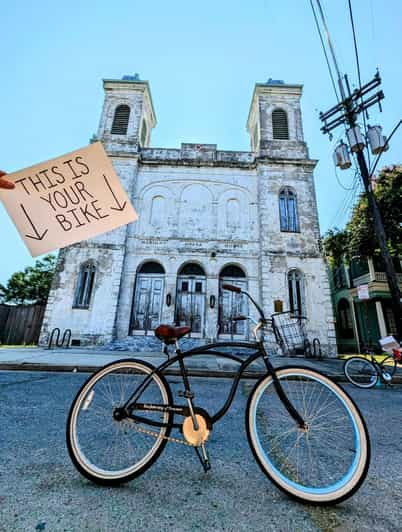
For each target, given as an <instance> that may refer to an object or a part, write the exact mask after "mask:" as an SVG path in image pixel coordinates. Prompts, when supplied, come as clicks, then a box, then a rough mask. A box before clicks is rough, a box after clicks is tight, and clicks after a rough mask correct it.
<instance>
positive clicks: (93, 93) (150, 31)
mask: <svg viewBox="0 0 402 532" xmlns="http://www.w3.org/2000/svg"><path fill="white" fill-rule="evenodd" d="M321 1H322V5H323V6H324V8H325V10H326V14H327V19H328V22H329V26H330V30H331V34H332V36H333V40H334V43H335V47H336V51H337V55H338V58H339V62H340V65H341V68H342V70H343V71H345V72H348V73H349V75H350V80H351V82H352V85H355V84H356V83H357V75H356V67H355V61H354V53H353V48H352V44H353V43H352V32H351V28H350V22H349V18H348V9H347V0H336V1H334V0H321ZM352 5H353V8H354V16H355V24H356V29H357V37H358V45H359V51H360V61H361V72H362V79H363V82H364V81H368V80H369V79H371V77H372V75H373V74H374V73H375V69H376V67H377V66H378V67H379V68H380V73H381V75H382V78H383V85H382V88H383V90H384V92H385V96H386V99H385V100H384V102H383V113H382V114H380V113H378V111H377V109H374V108H373V110H372V111H371V112H370V123H372V124H375V123H380V124H382V125H383V127H384V132H385V133H387V132H389V131H390V130H391V129H392V128H393V126H394V124H395V123H396V122H397V120H398V119H399V118H402V98H401V86H402V69H401V57H402V32H401V31H400V28H401V27H402V1H401V0H386V1H384V0H353V2H352ZM0 59H1V61H0V64H1V73H2V80H1V84H0V102H1V115H0V116H1V127H0V168H2V169H4V170H6V171H10V172H11V171H15V170H19V169H21V168H24V167H26V166H30V165H32V164H35V163H38V162H40V161H43V160H46V159H48V158H50V157H56V156H58V155H61V154H63V153H66V152H69V151H71V150H74V149H76V148H79V147H82V146H85V145H86V144H88V141H89V138H90V137H91V136H92V134H93V133H94V132H95V131H96V129H97V126H98V121H99V117H100V112H101V106H102V102H103V90H102V83H101V80H102V78H116V79H119V78H121V76H122V75H124V74H132V73H134V72H139V74H140V76H141V79H147V80H149V82H150V85H151V91H152V96H153V100H154V105H155V109H156V114H157V119H158V124H157V126H156V128H155V130H154V131H153V135H152V141H151V145H152V146H160V147H178V146H179V145H180V143H181V142H199V143H202V142H206V143H216V144H218V149H238V150H248V149H249V139H248V135H247V132H246V129H245V123H246V119H247V113H248V110H249V105H250V100H251V95H252V91H253V87H254V83H255V82H264V81H266V80H267V79H268V78H269V77H272V78H274V79H283V80H285V82H287V83H302V84H304V96H303V99H302V110H303V118H304V133H305V138H306V141H307V142H308V145H309V149H310V156H311V157H312V158H317V159H319V163H318V166H317V169H316V171H315V180H316V189H317V197H318V207H319V216H320V225H321V231H322V232H324V231H325V230H327V229H328V228H329V227H332V226H334V225H338V226H342V225H343V224H344V223H345V222H346V220H347V214H348V212H349V211H350V207H351V205H352V200H353V197H354V196H355V195H356V193H357V191H356V190H355V191H347V190H344V189H343V188H342V187H341V185H340V184H339V183H338V181H337V179H336V176H335V172H334V167H333V163H332V151H333V146H334V144H335V141H336V139H337V138H338V136H339V135H340V134H341V131H339V133H338V134H337V135H335V138H334V140H333V141H332V142H330V141H329V140H328V138H327V137H324V136H323V135H322V134H321V132H320V122H319V119H318V112H319V111H322V110H326V109H327V108H329V107H330V106H332V105H333V104H334V103H335V99H334V94H333V89H332V86H331V83H330V78H329V74H328V71H327V68H326V64H325V60H324V56H323V52H322V49H321V46H320V42H319V38H318V34H317V31H316V28H315V25H314V20H313V16H312V12H311V8H310V4H309V0H281V1H280V2H279V1H274V0H265V1H264V0H252V1H250V2H244V1H238V0H219V1H218V0H214V1H212V0H204V1H203V2H201V3H199V4H194V3H190V2H185V1H181V0H171V1H170V2H165V1H161V0H153V1H151V0H150V1H148V2H143V1H142V2H137V1H136V0H120V1H119V2H116V3H111V2H109V1H104V0H97V1H87V2H82V1H77V0H69V1H68V2H67V1H66V0H60V1H58V2H53V1H50V0H49V1H47V2H46V1H41V0H37V1H36V2H31V1H28V0H25V1H23V0H17V1H15V2H7V4H6V5H3V6H2V31H1V46H0ZM401 142H402V131H401V132H399V133H397V134H396V135H395V137H394V140H393V142H392V146H391V148H390V150H389V151H388V152H387V153H386V154H385V155H384V158H383V163H384V164H390V163H393V162H401V161H402V156H401ZM338 178H339V180H340V182H341V184H342V185H343V186H344V187H346V188H348V187H350V186H351V184H352V181H353V172H349V171H347V172H338ZM0 224H1V228H2V229H1V235H2V236H1V241H2V249H3V253H2V254H1V259H0V282H1V283H4V282H6V280H7V279H8V277H9V276H10V275H11V273H13V272H14V271H16V270H19V269H22V268H23V267H25V266H26V265H28V264H31V263H32V262H33V261H32V259H31V257H30V255H29V254H28V251H27V250H26V248H25V245H24V244H23V243H22V241H21V239H20V237H19V235H18V234H17V232H16V230H15V228H14V226H13V224H12V222H11V221H10V220H9V219H8V216H7V215H6V213H5V211H4V209H3V207H2V206H1V205H0Z"/></svg>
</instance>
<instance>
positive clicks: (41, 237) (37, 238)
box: [20, 203, 48, 240]
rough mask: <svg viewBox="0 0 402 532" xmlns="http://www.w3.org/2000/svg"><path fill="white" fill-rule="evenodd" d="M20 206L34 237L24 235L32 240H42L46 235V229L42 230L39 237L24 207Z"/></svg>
mask: <svg viewBox="0 0 402 532" xmlns="http://www.w3.org/2000/svg"><path fill="white" fill-rule="evenodd" d="M20 206H21V209H22V210H23V212H24V214H25V216H26V217H27V218H28V221H29V223H30V224H31V227H32V229H33V230H34V232H35V236H32V235H25V236H26V237H27V238H33V239H34V240H43V237H44V236H45V235H46V233H47V231H48V230H47V229H45V230H44V232H43V233H42V234H41V235H40V234H39V232H38V230H37V229H36V227H35V226H34V224H33V221H32V220H31V218H30V217H29V214H28V213H27V211H26V210H25V207H24V206H23V204H22V203H20Z"/></svg>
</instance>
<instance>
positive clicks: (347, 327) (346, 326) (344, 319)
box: [338, 299, 353, 338]
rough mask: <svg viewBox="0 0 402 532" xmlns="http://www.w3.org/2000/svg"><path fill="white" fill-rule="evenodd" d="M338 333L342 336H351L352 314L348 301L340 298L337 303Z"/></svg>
mask: <svg viewBox="0 0 402 532" xmlns="http://www.w3.org/2000/svg"><path fill="white" fill-rule="evenodd" d="M338 320H339V321H338V326H339V333H340V335H341V336H342V337H343V338H353V323H352V314H351V311H350V305H349V302H348V301H347V300H346V299H341V300H340V301H339V303H338Z"/></svg>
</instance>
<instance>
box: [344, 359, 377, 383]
mask: <svg viewBox="0 0 402 532" xmlns="http://www.w3.org/2000/svg"><path fill="white" fill-rule="evenodd" d="M343 372H344V373H345V377H346V378H347V379H348V381H349V382H351V383H352V384H354V385H355V386H357V387H359V388H373V387H374V386H375V385H376V384H377V381H378V373H377V370H376V368H375V366H374V364H373V363H372V362H370V361H369V360H367V359H366V358H363V357H352V358H348V359H347V360H346V361H345V363H344V365H343Z"/></svg>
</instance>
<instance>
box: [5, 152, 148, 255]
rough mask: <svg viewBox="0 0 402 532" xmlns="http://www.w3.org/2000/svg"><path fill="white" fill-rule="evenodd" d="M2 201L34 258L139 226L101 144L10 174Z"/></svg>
mask: <svg viewBox="0 0 402 532" xmlns="http://www.w3.org/2000/svg"><path fill="white" fill-rule="evenodd" d="M7 179H8V180H9V181H12V182H14V183H15V189H14V190H3V191H2V190H0V199H1V201H2V202H3V203H4V206H5V208H6V209H7V212H8V214H9V215H10V217H11V218H12V220H13V222H14V224H15V225H16V227H17V229H18V231H19V233H20V235H21V236H22V238H23V240H24V242H25V244H26V245H27V247H28V249H29V251H30V253H31V255H32V257H37V256H38V255H42V254H43V253H47V252H48V251H53V250H55V249H58V248H61V247H64V246H68V245H70V244H74V243H76V242H80V241H82V240H86V239H87V238H91V237H94V236H96V235H99V234H101V233H105V232H106V231H111V230H112V229H116V227H120V226H121V225H125V224H128V223H130V222H133V221H135V220H137V218H138V216H137V214H136V212H135V210H134V208H133V206H132V205H131V203H130V200H129V198H128V196H127V194H126V192H125V191H124V189H123V187H122V185H121V184H120V181H119V178H118V177H117V175H116V172H115V171H114V169H113V166H112V163H111V161H110V159H109V158H108V156H107V155H106V152H105V150H104V149H103V146H102V144H101V143H100V142H96V143H94V144H91V145H89V146H87V147H85V148H82V149H80V150H77V151H73V152H71V153H68V154H66V155H63V156H62V157H57V158H56V159H51V160H50V161H46V162H43V163H40V164H37V165H35V166H31V167H30V168H26V169H24V170H21V171H19V172H15V173H12V174H7Z"/></svg>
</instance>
